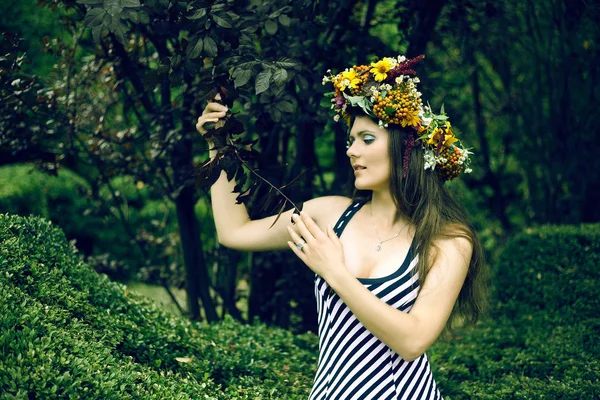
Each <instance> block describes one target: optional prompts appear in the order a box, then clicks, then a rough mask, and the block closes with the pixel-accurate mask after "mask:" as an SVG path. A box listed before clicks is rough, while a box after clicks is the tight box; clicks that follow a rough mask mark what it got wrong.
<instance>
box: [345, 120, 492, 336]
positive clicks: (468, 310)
mask: <svg viewBox="0 0 600 400" xmlns="http://www.w3.org/2000/svg"><path fill="white" fill-rule="evenodd" d="M362 115H364V114H362ZM387 131H388V132H389V155H390V160H391V163H390V164H391V171H390V193H391V195H392V198H393V199H394V202H395V203H396V209H397V217H400V216H403V217H404V218H407V219H408V220H409V221H410V223H412V224H413V225H414V226H415V236H414V239H413V246H414V248H415V251H416V254H418V262H417V268H416V272H417V273H418V276H419V280H420V281H421V284H422V283H423V282H424V281H425V278H426V277H427V273H428V272H429V268H430V267H431V264H432V261H434V260H435V258H436V254H437V250H438V249H437V248H436V246H435V244H434V241H435V240H438V239H445V238H457V237H463V238H466V239H468V240H469V241H470V242H471V244H472V246H473V252H472V255H471V260H470V262H469V270H468V273H467V276H466V278H465V282H464V284H463V286H462V288H461V291H460V293H459V295H458V299H457V302H456V304H455V306H454V309H453V311H452V314H451V315H450V318H449V319H448V322H447V324H446V331H452V328H453V327H455V326H456V325H457V323H459V322H460V323H465V324H469V325H471V324H475V323H476V322H477V320H478V319H479V318H480V316H482V314H483V313H484V311H485V310H486V308H487V267H486V264H485V260H484V252H483V247H482V246H481V242H480V241H479V238H478V237H477V234H476V233H475V230H474V229H473V227H472V225H471V224H470V222H469V220H468V218H467V215H466V214H465V212H464V210H463V208H462V207H461V206H460V205H459V204H458V203H457V202H456V201H455V200H454V199H453V198H452V196H451V194H450V192H449V191H448V188H446V187H445V186H444V182H443V181H442V179H441V178H439V177H438V175H437V173H436V172H435V171H431V170H425V160H424V158H423V149H422V147H421V146H414V147H413V148H412V150H411V154H410V158H409V162H408V167H407V170H406V177H404V176H403V161H404V151H405V148H406V139H407V138H408V137H409V135H411V134H415V135H416V132H415V131H413V130H412V129H411V128H402V127H400V126H397V125H390V126H389V127H388V128H387ZM371 195H372V192H371V191H369V190H355V191H354V195H353V198H354V199H355V200H363V201H367V200H370V199H371Z"/></svg>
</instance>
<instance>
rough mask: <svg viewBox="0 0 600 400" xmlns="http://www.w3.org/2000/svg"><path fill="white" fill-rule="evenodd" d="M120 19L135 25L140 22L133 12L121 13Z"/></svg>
mask: <svg viewBox="0 0 600 400" xmlns="http://www.w3.org/2000/svg"><path fill="white" fill-rule="evenodd" d="M121 17H122V18H128V19H129V20H130V21H131V22H133V23H134V24H137V23H138V22H139V20H140V16H139V14H138V13H137V12H136V11H134V10H125V11H123V15H122V16H121Z"/></svg>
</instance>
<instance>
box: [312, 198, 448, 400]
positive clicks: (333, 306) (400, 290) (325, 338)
mask: <svg viewBox="0 0 600 400" xmlns="http://www.w3.org/2000/svg"><path fill="white" fill-rule="evenodd" d="M363 204H364V203H363V202H356V203H353V204H351V205H350V207H348V209H347V210H346V211H345V212H344V213H343V214H342V216H341V217H340V219H339V220H338V222H337V223H336V225H335V228H334V231H335V233H336V234H337V235H338V237H339V236H341V234H342V232H343V230H344V228H345V227H346V225H347V224H348V222H349V221H350V219H351V218H352V217H353V216H354V214H355V213H356V212H357V211H358V210H359V209H360V208H361V207H362V205H363ZM416 264H417V256H416V255H415V254H414V249H413V248H412V246H411V248H410V250H409V251H408V254H407V255H406V259H405V260H404V262H403V263H402V265H401V266H400V268H399V269H398V270H397V271H396V272H394V273H392V274H391V275H388V276H386V277H383V278H369V279H366V278H357V279H358V280H359V281H360V282H361V283H362V284H363V285H364V286H365V287H366V288H367V289H369V290H370V291H371V293H373V294H374V295H376V296H377V297H379V298H380V299H381V300H383V301H385V302H386V303H387V304H389V305H391V306H392V307H395V308H397V309H398V310H400V311H403V312H409V311H410V309H411V307H412V305H413V303H414V302H415V300H416V298H417V294H418V293H419V280H418V276H417V274H416V273H412V270H413V269H414V268H415V267H416ZM315 296H316V298H317V313H318V324H319V364H318V367H317V374H316V376H315V380H314V383H313V388H312V391H311V393H310V397H309V400H353V399H374V400H399V399H441V398H442V397H441V395H440V393H439V391H438V389H437V386H436V383H435V381H434V379H433V376H432V374H431V369H430V367H429V361H428V359H427V356H426V355H425V354H423V355H422V356H420V357H419V358H417V359H416V360H414V361H405V360H403V359H402V357H400V356H399V355H398V354H397V353H396V352H394V351H393V350H392V349H390V348H389V347H388V346H386V345H385V344H384V343H383V342H382V341H381V340H379V339H378V338H377V337H376V336H375V335H373V334H372V333H371V332H369V331H368V330H367V329H366V328H365V327H364V326H363V324H362V323H361V322H359V321H358V319H356V317H355V316H354V314H352V311H350V309H349V308H348V307H347V306H346V304H344V302H343V301H342V300H341V299H340V297H339V296H338V295H337V294H336V293H335V292H334V291H333V290H332V289H331V288H330V287H329V285H328V284H327V282H326V281H325V280H323V279H321V277H319V276H318V275H317V276H316V277H315Z"/></svg>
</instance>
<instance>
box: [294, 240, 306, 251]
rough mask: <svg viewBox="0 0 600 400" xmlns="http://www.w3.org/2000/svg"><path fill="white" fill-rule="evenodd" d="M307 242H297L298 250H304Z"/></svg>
mask: <svg viewBox="0 0 600 400" xmlns="http://www.w3.org/2000/svg"><path fill="white" fill-rule="evenodd" d="M305 244H306V243H305V242H303V243H296V247H297V248H298V250H300V251H302V248H303V247H304V245H305Z"/></svg>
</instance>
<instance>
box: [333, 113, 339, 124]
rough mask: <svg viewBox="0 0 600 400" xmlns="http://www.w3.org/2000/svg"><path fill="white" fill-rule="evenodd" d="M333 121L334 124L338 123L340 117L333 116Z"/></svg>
mask: <svg viewBox="0 0 600 400" xmlns="http://www.w3.org/2000/svg"><path fill="white" fill-rule="evenodd" d="M333 120H334V121H335V122H338V121H339V120H340V115H339V114H335V115H334V116H333Z"/></svg>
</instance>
